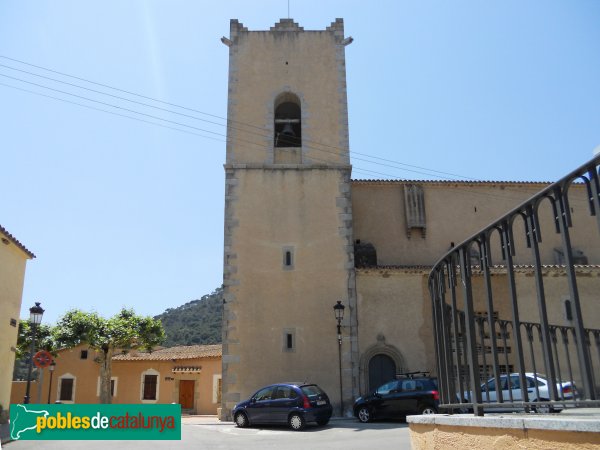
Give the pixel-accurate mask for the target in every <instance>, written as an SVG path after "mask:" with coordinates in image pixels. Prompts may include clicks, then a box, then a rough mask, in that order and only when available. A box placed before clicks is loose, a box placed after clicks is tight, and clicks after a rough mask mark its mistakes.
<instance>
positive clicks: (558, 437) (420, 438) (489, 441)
mask: <svg viewBox="0 0 600 450" xmlns="http://www.w3.org/2000/svg"><path fill="white" fill-rule="evenodd" d="M410 439H411V447H412V448H413V449H414V450H429V449H438V448H456V449H459V448H477V449H482V450H483V449H490V450H491V449H493V450H508V449H522V448H527V449H532V450H546V449H550V448H551V449H557V450H559V449H561V450H571V449H573V450H575V449H597V448H598V446H599V445H600V441H599V440H598V433H597V432H581V431H557V430H538V429H510V428H484V427H464V426H446V425H435V426H432V425H421V424H413V423H411V424H410Z"/></svg>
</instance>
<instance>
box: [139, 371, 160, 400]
mask: <svg viewBox="0 0 600 450" xmlns="http://www.w3.org/2000/svg"><path fill="white" fill-rule="evenodd" d="M157 379H158V375H145V376H144V397H143V399H144V400H156V382H157Z"/></svg>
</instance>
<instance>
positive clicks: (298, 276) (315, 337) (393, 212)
mask: <svg viewBox="0 0 600 450" xmlns="http://www.w3.org/2000/svg"><path fill="white" fill-rule="evenodd" d="M222 42H223V43H224V44H225V45H226V46H227V47H228V48H229V98H228V122H229V126H228V136H227V157H226V163H225V187H226V190H225V223H224V274H223V285H224V302H225V305H224V317H223V359H222V366H223V367H222V376H223V384H222V389H223V394H222V417H223V418H230V411H231V409H232V408H233V406H234V405H235V404H236V403H237V402H239V401H241V400H244V399H245V398H247V397H248V396H250V395H251V394H252V393H253V392H254V391H255V390H256V389H258V388H260V387H262V386H264V385H267V384H270V383H275V382H281V381H301V382H304V381H308V382H313V383H317V384H319V385H320V386H321V387H322V388H323V389H324V390H325V391H326V392H327V393H328V394H329V396H330V397H331V400H332V403H333V404H334V408H337V411H336V413H337V414H340V413H341V412H342V410H343V414H345V415H349V414H351V406H352V403H353V400H354V399H355V398H356V397H358V396H359V395H362V394H364V393H366V392H368V391H370V390H372V389H373V388H375V387H377V386H378V385H379V384H381V383H382V382H385V381H387V380H389V379H390V378H393V376H394V375H395V374H396V373H399V372H406V371H432V372H435V369H436V368H435V351H434V348H433V328H432V318H431V300H430V297H429V292H428V285H427V277H428V274H429V271H430V269H431V267H432V265H433V264H434V263H435V262H436V261H437V260H438V259H439V258H440V257H441V256H442V255H443V254H444V253H445V252H446V251H447V250H448V249H449V248H451V247H452V246H453V245H454V243H459V242H461V241H462V240H464V239H466V238H467V237H468V236H470V235H471V234H473V233H475V232H476V231H478V230H479V229H480V228H482V227H484V226H485V225H487V224H489V223H490V222H492V221H493V220H494V219H496V218H497V217H499V216H500V215H502V214H503V213H504V212H506V211H507V210H509V209H510V208H512V207H514V206H515V205H517V204H518V203H520V202H522V201H524V200H526V199H527V198H529V197H530V196H531V195H533V194H534V193H536V192H537V191H539V190H540V189H542V188H543V187H545V186H546V185H547V183H530V182H513V181H507V182H501V181H498V182H462V181H429V180H422V181H414V180H411V181H408V180H407V181H389V180H352V179H351V171H352V169H351V165H350V149H349V138H348V136H349V130H348V112H347V97H346V70H345V48H346V46H347V45H348V44H350V43H351V42H352V38H348V37H346V36H344V26H343V21H342V20H341V19H336V20H335V21H334V22H333V23H332V24H331V25H330V26H329V27H327V28H326V29H324V30H316V31H307V30H304V29H303V28H302V27H300V26H299V25H298V24H297V23H295V22H293V20H291V19H282V20H281V21H280V22H278V23H277V24H275V25H274V26H273V27H272V28H271V29H270V30H265V31H249V30H248V29H247V28H246V27H244V26H243V25H242V24H241V23H239V22H238V21H237V20H232V21H231V28H230V36H229V38H225V37H224V38H222ZM573 196H574V201H573V205H575V206H574V211H573V214H585V212H584V211H583V208H581V209H579V208H578V205H579V203H577V202H578V201H580V202H583V203H585V190H584V189H583V188H581V189H579V187H578V186H574V189H573ZM547 216H548V217H546V218H544V217H543V218H542V226H547V227H550V226H551V220H552V217H551V212H550V213H549V214H548V215H547ZM590 221H591V222H590V223H591V224H593V223H594V222H593V219H590ZM584 222H585V219H584ZM597 234H598V233H597V230H596V228H595V227H592V226H590V227H588V228H587V229H586V228H584V229H583V231H582V232H580V233H578V234H576V235H575V236H574V238H573V240H574V242H573V245H574V247H576V248H578V249H580V252H581V255H582V258H585V264H582V265H581V267H580V268H579V269H578V270H579V271H585V272H586V274H587V275H588V276H586V292H589V295H588V297H590V299H593V297H594V294H592V293H593V292H598V291H599V289H600V270H598V267H597V266H595V265H594V264H597V263H598V261H600V242H599V240H598V236H597ZM522 247H523V248H520V247H519V248H518V249H517V257H516V258H517V259H516V260H517V261H518V264H519V267H520V269H519V270H518V274H517V283H518V284H519V289H520V292H522V294H523V295H522V298H524V299H525V300H523V301H524V302H525V303H524V305H523V310H524V311H525V312H524V314H525V316H527V314H528V313H527V311H528V302H534V298H535V287H534V286H533V284H532V282H531V276H530V274H531V270H530V264H531V261H530V257H529V254H528V253H527V252H526V251H525V246H524V245H523V246H522ZM558 247H560V242H559V241H556V242H555V241H552V239H550V240H548V241H547V242H545V244H544V248H543V255H542V257H543V259H544V261H548V266H547V267H545V269H544V270H545V272H544V276H545V277H547V278H549V279H550V278H551V279H552V280H553V281H552V282H553V283H554V284H555V289H553V290H552V293H551V295H552V302H553V303H554V304H555V306H556V308H554V310H553V312H552V313H551V320H553V321H554V322H557V323H564V322H565V321H567V320H568V319H567V318H566V317H565V315H564V308H563V307H562V306H561V305H562V304H563V303H562V302H564V301H565V300H567V297H568V290H567V289H566V287H567V286H566V283H561V279H564V269H561V266H560V261H557V258H559V254H558V253H557V251H556V249H557V248H558ZM473 258H474V264H476V260H477V255H475V254H474V255H473ZM495 258H496V259H497V265H498V269H497V273H496V276H495V277H494V283H498V284H499V285H502V283H505V282H506V280H505V275H504V274H503V272H502V268H501V265H502V261H501V255H496V256H495ZM582 261H583V259H582ZM563 285H564V286H563ZM563 287H564V289H563ZM474 289H475V290H482V289H483V287H482V286H477V283H475V286H474ZM338 301H341V303H342V305H344V307H345V309H344V312H345V314H344V317H343V320H342V323H341V344H340V343H339V342H340V341H338V334H337V322H336V318H335V316H334V310H333V306H334V305H335V304H336V303H337V302H338ZM497 304H498V305H499V306H498V309H499V311H498V314H500V315H502V313H503V310H504V305H503V303H502V301H498V302H497ZM531 304H533V303H531ZM593 306H594V305H593V303H592V301H591V300H590V301H589V302H584V306H583V307H584V308H585V310H586V312H587V313H588V317H589V318H590V323H589V324H586V325H587V326H595V327H600V321H599V320H598V317H599V314H598V313H597V312H596V308H594V307H593ZM506 307H508V306H506ZM334 411H335V409H334Z"/></svg>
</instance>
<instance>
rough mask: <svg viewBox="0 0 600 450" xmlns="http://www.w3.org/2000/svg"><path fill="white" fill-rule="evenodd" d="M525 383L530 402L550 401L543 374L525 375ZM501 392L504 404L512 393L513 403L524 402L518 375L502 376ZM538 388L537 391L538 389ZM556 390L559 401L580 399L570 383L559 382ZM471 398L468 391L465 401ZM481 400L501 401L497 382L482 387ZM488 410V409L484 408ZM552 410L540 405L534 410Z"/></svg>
mask: <svg viewBox="0 0 600 450" xmlns="http://www.w3.org/2000/svg"><path fill="white" fill-rule="evenodd" d="M525 382H526V383H527V394H528V398H529V401H530V402H544V401H549V400H550V388H549V386H550V382H549V381H548V379H547V378H546V377H545V376H544V375H542V374H539V373H538V374H535V373H530V372H528V373H525ZM499 386H500V390H501V391H502V400H503V401H504V402H510V394H511V391H512V399H513V402H520V401H523V391H522V389H521V380H520V378H519V374H518V373H511V374H502V375H500V385H499ZM536 386H537V389H536ZM556 389H557V391H558V400H562V399H564V400H574V399H577V398H579V393H578V392H577V387H576V386H575V385H574V384H573V383H571V382H570V381H565V382H563V381H559V382H557V383H556ZM469 398H473V396H472V394H471V395H469V393H468V392H467V391H465V392H464V393H463V401H465V402H469ZM481 398H482V400H483V402H484V403H496V402H498V400H499V396H498V389H497V388H496V380H495V379H494V378H490V379H489V380H488V381H487V382H485V383H483V384H482V385H481ZM484 409H487V408H484ZM518 409H522V407H521V408H519V407H508V406H507V407H506V408H501V409H500V408H493V409H492V408H490V410H494V411H501V410H518ZM551 409H556V408H555V407H553V408H550V407H549V406H548V405H540V406H538V407H537V408H536V407H534V410H538V411H539V412H550V411H551Z"/></svg>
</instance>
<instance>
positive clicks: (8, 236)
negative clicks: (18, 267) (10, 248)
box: [0, 225, 35, 259]
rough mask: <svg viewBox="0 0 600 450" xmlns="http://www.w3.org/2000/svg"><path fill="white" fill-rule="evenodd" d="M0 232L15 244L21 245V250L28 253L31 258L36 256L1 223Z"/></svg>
mask: <svg viewBox="0 0 600 450" xmlns="http://www.w3.org/2000/svg"><path fill="white" fill-rule="evenodd" d="M0 233H2V234H3V235H4V236H6V239H9V240H11V241H12V242H13V244H15V245H16V246H17V247H19V248H20V249H21V250H23V251H24V252H25V253H27V256H29V257H30V258H32V259H33V258H35V255H34V254H33V253H32V252H30V251H29V250H27V247H25V246H24V245H23V244H21V243H20V242H19V241H18V239H17V238H15V237H14V236H13V235H12V234H10V233H9V232H8V231H7V230H6V228H4V227H3V226H2V225H0Z"/></svg>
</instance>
